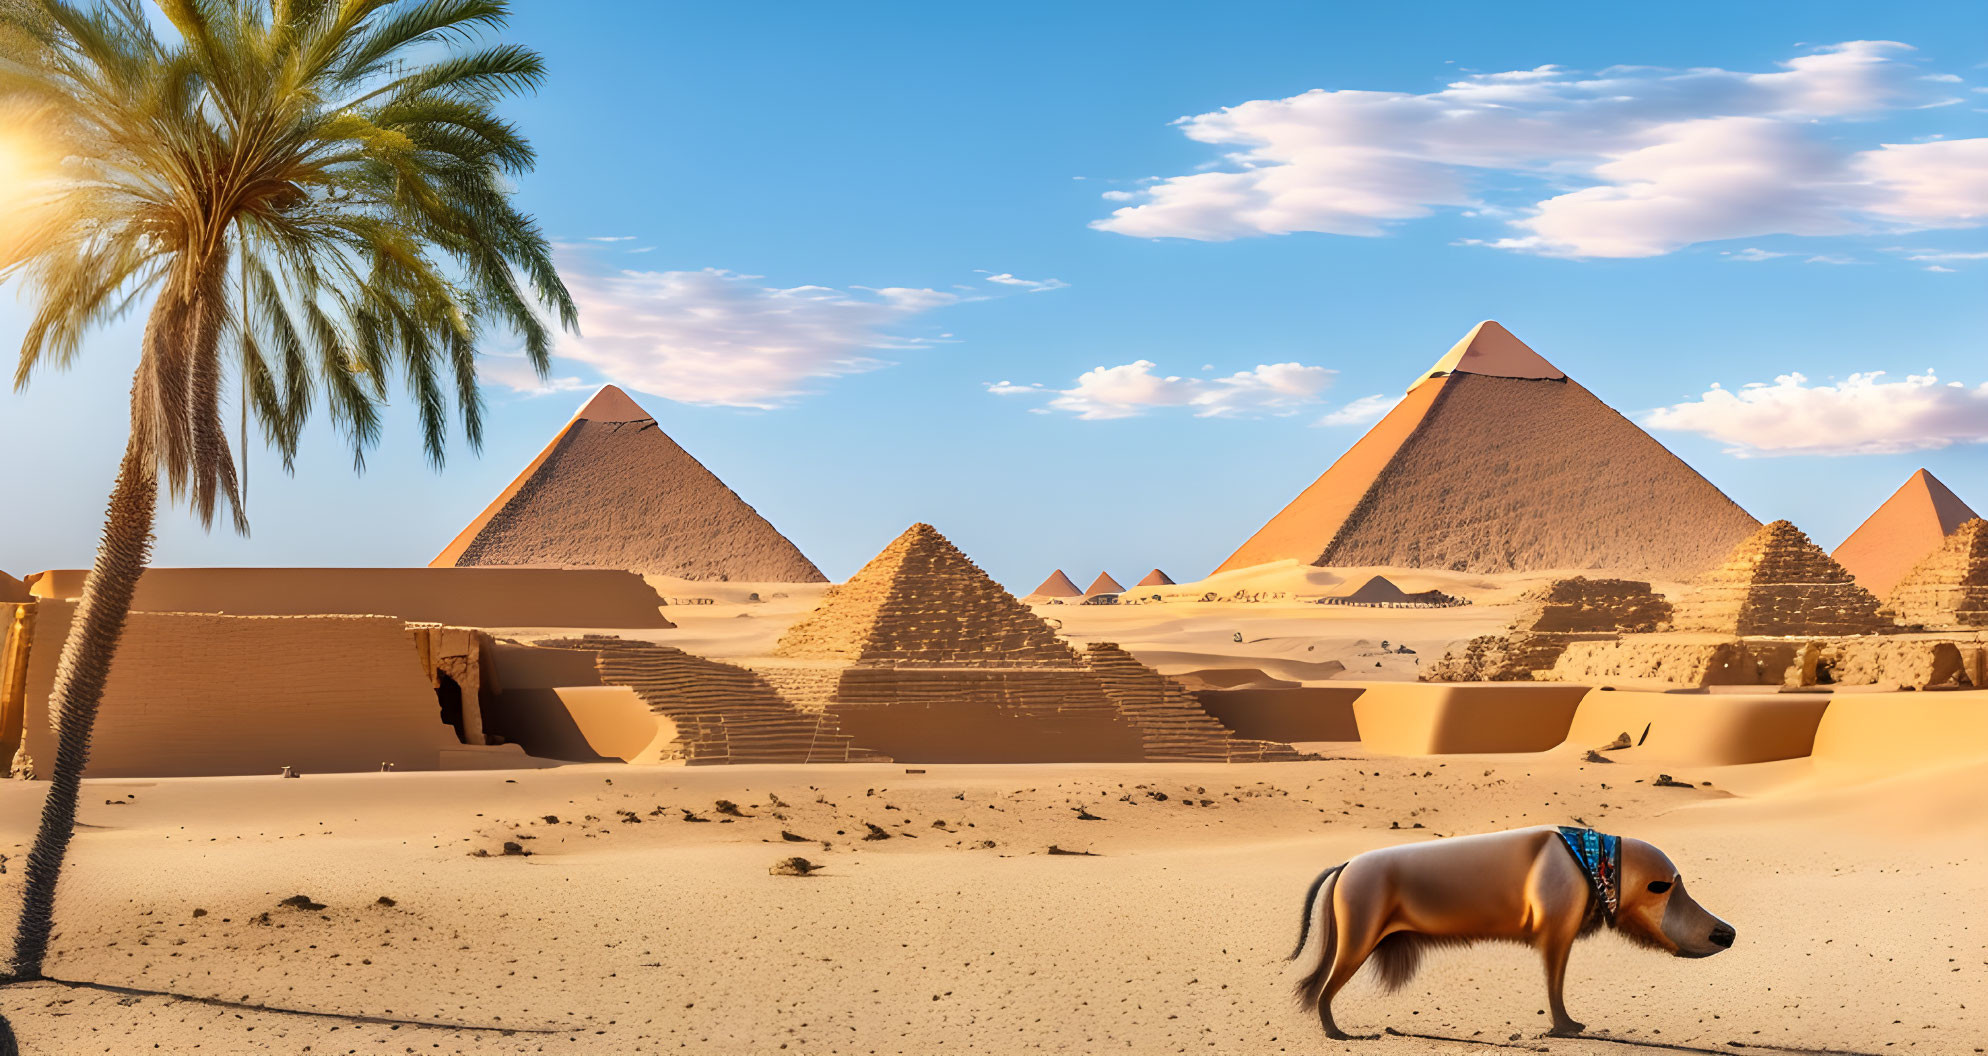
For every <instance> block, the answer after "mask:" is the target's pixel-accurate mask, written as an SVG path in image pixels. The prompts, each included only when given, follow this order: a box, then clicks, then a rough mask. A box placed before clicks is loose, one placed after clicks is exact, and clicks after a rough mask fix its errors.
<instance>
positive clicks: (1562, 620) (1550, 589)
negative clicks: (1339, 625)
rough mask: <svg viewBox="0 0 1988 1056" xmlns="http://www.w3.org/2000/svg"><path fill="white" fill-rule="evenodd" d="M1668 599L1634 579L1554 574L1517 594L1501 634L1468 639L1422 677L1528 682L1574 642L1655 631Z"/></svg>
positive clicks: (1666, 614) (1662, 620) (1667, 611)
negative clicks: (1514, 608) (1515, 606)
mask: <svg viewBox="0 0 1988 1056" xmlns="http://www.w3.org/2000/svg"><path fill="white" fill-rule="evenodd" d="M1670 614H1671V606H1670V603H1669V602H1667V601H1665V600H1664V599H1663V596H1662V595H1659V594H1656V593H1653V592H1652V591H1651V590H1650V585H1649V584H1648V583H1645V582H1641V581H1638V580H1633V579H1588V578H1586V577H1585V576H1575V577H1573V578H1571V579H1556V580H1554V581H1552V582H1551V583H1548V584H1546V585H1545V586H1543V587H1537V588H1535V589H1533V590H1529V591H1527V592H1526V593H1524V594H1522V595H1520V597H1519V605H1518V613H1517V615H1516V616H1514V617H1513V619H1512V622H1511V625H1510V626H1509V627H1508V628H1507V629H1506V631H1505V633H1503V634H1487V635H1480V636H1479V637H1476V638H1472V639H1471V640H1470V641H1469V642H1467V643H1465V644H1464V645H1463V646H1462V647H1461V648H1457V649H1452V650H1451V651H1449V652H1447V653H1445V654H1444V655H1443V657H1442V658H1441V659H1439V660H1437V661H1436V662H1435V663H1433V664H1431V665H1430V666H1429V668H1428V670H1427V671H1425V672H1424V673H1423V674H1422V677H1421V680H1422V681H1424V682H1529V681H1544V680H1545V679H1543V678H1542V677H1541V675H1542V674H1543V673H1544V672H1546V671H1548V670H1550V669H1551V668H1552V667H1553V665H1554V664H1555V663H1556V662H1558V661H1559V659H1560V656H1561V654H1562V653H1565V652H1566V651H1567V647H1568V646H1570V645H1572V644H1573V643H1575V642H1577V641H1590V640H1595V639H1597V638H1606V637H1611V636H1613V635H1614V634H1616V633H1640V632H1647V631H1654V630H1656V629H1657V628H1658V627H1659V626H1661V625H1663V624H1664V623H1666V622H1667V621H1668V620H1669V619H1670Z"/></svg>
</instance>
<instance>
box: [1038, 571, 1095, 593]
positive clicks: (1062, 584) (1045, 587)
mask: <svg viewBox="0 0 1988 1056" xmlns="http://www.w3.org/2000/svg"><path fill="white" fill-rule="evenodd" d="M1083 596H1084V592H1083V591H1081V590H1078V589H1077V584H1075V583H1072V582H1071V581H1070V577H1069V576H1066V575H1064V574H1063V570H1062V569H1060V568H1059V569H1057V570H1056V571H1054V572H1051V573H1050V574H1049V578H1048V579H1045V580H1043V581H1042V585H1041V586H1039V587H1037V588H1035V589H1034V590H1032V591H1030V592H1029V597H1031V598H1081V597H1083Z"/></svg>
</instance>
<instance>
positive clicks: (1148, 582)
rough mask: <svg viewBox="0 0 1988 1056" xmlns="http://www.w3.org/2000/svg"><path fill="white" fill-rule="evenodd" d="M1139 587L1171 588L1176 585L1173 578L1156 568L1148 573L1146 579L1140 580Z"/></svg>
mask: <svg viewBox="0 0 1988 1056" xmlns="http://www.w3.org/2000/svg"><path fill="white" fill-rule="evenodd" d="M1139 585H1140V586H1142V587H1171V586H1173V585H1174V584H1173V577H1172V576H1169V575H1167V574H1166V573H1165V572H1162V571H1160V570H1159V569H1157V568H1156V569H1154V570H1152V571H1151V572H1148V573H1146V578H1145V579H1142V580H1140V581H1139Z"/></svg>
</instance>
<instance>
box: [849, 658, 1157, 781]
mask: <svg viewBox="0 0 1988 1056" xmlns="http://www.w3.org/2000/svg"><path fill="white" fill-rule="evenodd" d="M828 713H829V714H830V715H832V716H834V717H835V718H836V719H837V721H838V722H839V723H840V724H841V726H842V729H843V730H845V731H846V732H847V733H848V734H849V735H850V737H851V738H852V739H853V740H854V741H855V743H856V744H859V745H861V746H863V747H866V748H872V749H875V750H878V751H881V752H883V753H885V754H886V755H889V756H890V757H891V758H893V759H896V760H898V761H900V762H933V763H937V762H976V763H1006V762H1132V761H1137V760H1141V759H1144V758H1145V757H1146V741H1145V737H1144V736H1143V734H1142V732H1141V731H1140V729H1139V728H1138V727H1137V726H1135V725H1133V724H1132V723H1131V722H1128V721H1127V720H1126V719H1125V718H1124V717H1123V716H1122V715H1120V714H1119V709H1118V707H1117V706H1116V705H1115V704H1113V703H1112V701H1111V699H1110V698H1108V697H1107V696H1105V693H1104V689H1103V687H1102V686H1101V685H1100V683H1099V681H1098V679H1097V678H1096V677H1095V676H1094V675H1093V674H1092V673H1091V672H1090V670H1089V669H1088V668H1084V667H1081V666H1077V665H1075V664H1073V665H1071V666H1069V667H1065V668H1050V667H1034V668H1012V667H1011V668H987V667H947V666H938V665H933V664H904V665H895V666H886V665H873V664H859V665H856V666H853V667H849V668H847V669H845V670H844V671H843V672H842V675H841V684H840V687H839V688H838V690H837V692H836V700H835V703H834V704H833V705H831V706H830V707H829V709H828Z"/></svg>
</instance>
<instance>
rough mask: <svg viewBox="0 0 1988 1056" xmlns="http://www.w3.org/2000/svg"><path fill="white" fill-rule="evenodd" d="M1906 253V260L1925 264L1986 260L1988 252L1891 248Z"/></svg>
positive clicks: (1896, 251)
mask: <svg viewBox="0 0 1988 1056" xmlns="http://www.w3.org/2000/svg"><path fill="white" fill-rule="evenodd" d="M1893 252H1895V253H1905V254H1907V256H1906V258H1905V259H1906V260H1916V261H1920V262H1921V263H1927V264H1956V263H1959V262H1961V261H1968V260H1988V252H1980V253H1974V252H1966V251H1962V250H1950V249H1911V250H1893Z"/></svg>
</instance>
